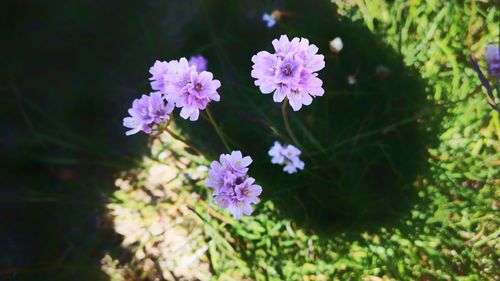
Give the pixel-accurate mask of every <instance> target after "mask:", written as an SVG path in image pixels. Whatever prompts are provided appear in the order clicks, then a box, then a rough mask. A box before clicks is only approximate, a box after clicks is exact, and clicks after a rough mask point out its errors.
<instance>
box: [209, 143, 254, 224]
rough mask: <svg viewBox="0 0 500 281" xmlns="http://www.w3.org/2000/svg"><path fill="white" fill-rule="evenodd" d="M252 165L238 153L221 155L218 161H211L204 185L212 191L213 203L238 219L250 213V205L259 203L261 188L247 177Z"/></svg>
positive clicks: (252, 179)
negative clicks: (249, 167)
mask: <svg viewBox="0 0 500 281" xmlns="http://www.w3.org/2000/svg"><path fill="white" fill-rule="evenodd" d="M251 163H252V158H251V157H249V156H246V157H243V155H242V154H241V152H240V151H233V152H232V153H231V154H222V155H221V156H220V157H219V161H213V162H212V164H211V165H210V170H209V172H208V179H207V181H206V182H205V184H206V185H207V186H208V187H210V188H213V189H214V193H213V196H214V201H215V202H216V203H217V204H218V205H219V207H221V208H222V209H225V210H227V211H229V212H230V213H232V214H233V216H234V217H235V218H236V219H240V218H241V216H242V215H243V214H245V215H250V214H251V213H252V207H251V205H252V204H257V203H258V202H259V195H260V194H261V193H262V187H261V186H259V185H256V184H254V183H255V179H254V178H251V177H249V176H248V175H247V172H248V166H249V165H250V164H251Z"/></svg>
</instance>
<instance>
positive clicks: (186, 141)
mask: <svg viewBox="0 0 500 281" xmlns="http://www.w3.org/2000/svg"><path fill="white" fill-rule="evenodd" d="M164 130H165V131H166V132H167V133H169V134H170V135H171V136H172V137H173V138H174V139H176V140H178V141H180V142H182V143H184V144H185V145H187V147H189V148H191V149H192V150H194V151H195V152H196V153H197V154H198V155H203V156H205V157H206V156H207V155H206V154H205V153H203V152H202V151H201V150H200V149H198V148H197V147H196V146H194V145H193V144H192V143H190V142H189V141H188V140H186V139H184V138H182V137H181V136H179V135H177V134H176V133H174V132H173V131H172V130H170V129H169V128H168V127H165V129H164Z"/></svg>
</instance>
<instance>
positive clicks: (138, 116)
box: [123, 92, 174, 136]
mask: <svg viewBox="0 0 500 281" xmlns="http://www.w3.org/2000/svg"><path fill="white" fill-rule="evenodd" d="M173 110H174V105H173V104H172V103H169V102H167V103H166V104H165V102H164V100H163V97H162V95H161V93H158V92H155V93H151V94H150V95H149V96H148V95H143V96H142V97H141V98H140V99H135V100H134V102H133V103H132V108H130V109H129V110H128V113H129V114H130V117H126V118H124V119H123V126H125V127H127V128H129V129H130V130H129V131H127V132H126V133H125V134H126V135H127V136H130V135H133V134H136V133H138V132H139V131H143V132H145V133H146V134H150V133H151V132H152V131H153V129H154V127H155V126H157V125H158V124H159V123H160V122H162V121H164V120H167V119H168V118H169V115H170V113H171V112H172V111H173Z"/></svg>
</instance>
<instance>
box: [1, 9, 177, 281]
mask: <svg viewBox="0 0 500 281" xmlns="http://www.w3.org/2000/svg"><path fill="white" fill-rule="evenodd" d="M158 2H160V1H158ZM161 5H163V6H161ZM161 5H160V4H156V3H155V2H153V1H147V2H142V1H141V2H131V1H129V2H123V1H67V2H40V1H28V2H26V1H22V2H19V1H7V2H3V3H2V11H3V14H4V15H3V16H2V18H1V20H0V21H1V23H2V24H1V27H0V29H1V31H2V32H1V33H2V39H1V40H2V43H1V45H2V48H3V50H4V51H3V53H4V55H2V57H1V58H0V65H1V70H0V71H1V72H0V90H1V94H0V100H1V104H2V109H1V110H0V117H1V120H3V121H4V122H2V124H3V126H2V130H0V138H1V146H0V155H1V156H0V158H1V160H2V161H1V164H0V170H1V171H2V172H1V173H2V175H1V177H0V178H1V179H0V182H1V184H0V209H1V210H0V213H1V215H0V225H1V229H2V230H1V232H0V252H1V254H0V280H107V279H108V278H107V276H105V275H104V274H103V273H102V272H101V270H100V259H101V258H102V257H103V251H105V250H106V251H112V250H113V249H115V248H116V249H117V248H119V247H118V246H119V243H120V238H119V237H117V236H116V234H114V232H113V231H112V228H111V225H110V221H109V220H108V219H107V218H106V216H105V204H106V202H107V200H108V197H109V195H110V194H111V192H112V191H113V190H114V186H113V172H115V171H120V170H125V169H128V168H129V167H132V166H134V165H135V163H136V160H137V159H140V158H141V157H142V155H143V154H144V153H146V152H147V151H148V150H147V148H146V145H147V139H146V137H145V136H134V137H129V138H127V137H125V135H124V132H125V130H124V128H123V127H122V118H123V117H125V115H126V114H127V113H126V112H127V109H128V107H129V106H130V104H131V102H132V100H133V99H134V98H136V97H139V96H140V95H141V94H144V93H148V91H149V85H148V82H147V77H148V68H149V66H150V65H151V64H152V62H153V61H154V60H155V59H156V58H157V57H159V56H161V54H172V51H171V50H174V49H177V48H178V46H181V45H179V44H177V41H175V40H169V39H167V38H176V37H175V35H176V34H178V31H175V32H174V31H171V32H170V33H168V34H167V32H164V30H165V26H166V23H165V22H164V17H165V11H166V10H167V9H166V4H165V3H164V4H161ZM176 32H177V33H176ZM156 36H160V37H163V41H162V42H163V43H166V42H168V46H162V45H161V44H157V42H156V38H155V37H156ZM179 40H180V39H179Z"/></svg>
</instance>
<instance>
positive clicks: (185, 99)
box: [175, 70, 221, 121]
mask: <svg viewBox="0 0 500 281" xmlns="http://www.w3.org/2000/svg"><path fill="white" fill-rule="evenodd" d="M188 74H189V79H188V78H187V77H185V79H186V81H185V83H184V81H183V83H182V85H183V86H182V87H180V88H179V89H178V90H179V96H178V98H176V101H175V104H176V106H177V107H181V108H182V109H181V114H180V115H181V117H182V118H184V119H189V120H191V121H196V120H198V117H199V115H200V110H204V109H205V108H206V107H207V105H208V103H209V102H210V101H219V100H220V96H219V94H218V93H217V89H218V88H219V87H220V86H221V84H220V81H219V80H214V79H213V77H214V76H213V74H212V73H211V72H208V71H203V72H201V73H198V72H196V71H194V70H191V71H190V72H189V73H187V74H186V76H187V75H188Z"/></svg>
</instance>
